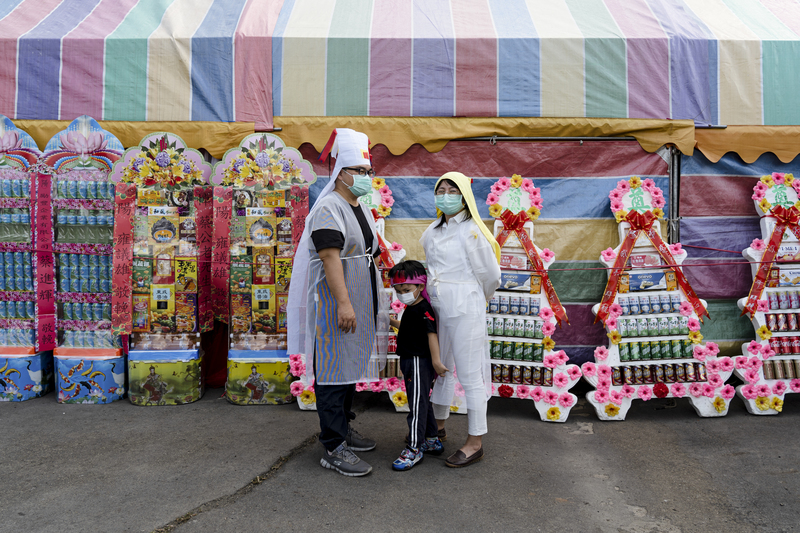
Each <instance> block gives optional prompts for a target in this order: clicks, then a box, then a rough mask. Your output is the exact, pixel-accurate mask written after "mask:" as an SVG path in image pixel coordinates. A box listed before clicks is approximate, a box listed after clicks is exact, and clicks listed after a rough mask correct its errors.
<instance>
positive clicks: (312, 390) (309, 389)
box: [306, 379, 317, 392]
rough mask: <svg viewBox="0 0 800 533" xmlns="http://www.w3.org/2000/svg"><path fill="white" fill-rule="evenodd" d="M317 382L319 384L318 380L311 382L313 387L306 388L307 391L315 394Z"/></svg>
mask: <svg viewBox="0 0 800 533" xmlns="http://www.w3.org/2000/svg"><path fill="white" fill-rule="evenodd" d="M316 382H317V380H316V379H315V380H314V381H312V382H311V385H309V386H308V387H307V388H306V390H307V391H310V392H314V383H316Z"/></svg>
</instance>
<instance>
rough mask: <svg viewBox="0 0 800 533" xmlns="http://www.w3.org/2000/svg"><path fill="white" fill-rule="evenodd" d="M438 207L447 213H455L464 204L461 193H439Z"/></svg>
mask: <svg viewBox="0 0 800 533" xmlns="http://www.w3.org/2000/svg"><path fill="white" fill-rule="evenodd" d="M436 207H437V208H439V210H440V211H441V212H442V213H444V214H445V215H455V214H456V213H458V212H459V211H461V209H463V207H464V205H463V204H462V203H461V195H460V194H437V195H436Z"/></svg>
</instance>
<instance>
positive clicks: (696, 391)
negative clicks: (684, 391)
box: [689, 383, 703, 398]
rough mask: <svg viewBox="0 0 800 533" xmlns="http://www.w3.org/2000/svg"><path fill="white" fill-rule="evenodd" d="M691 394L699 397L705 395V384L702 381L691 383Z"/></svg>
mask: <svg viewBox="0 0 800 533" xmlns="http://www.w3.org/2000/svg"><path fill="white" fill-rule="evenodd" d="M689 394H691V395H692V396H694V397H695V398H699V397H700V396H702V395H703V385H701V384H700V383H692V384H691V385H689Z"/></svg>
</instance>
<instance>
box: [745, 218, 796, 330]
mask: <svg viewBox="0 0 800 533" xmlns="http://www.w3.org/2000/svg"><path fill="white" fill-rule="evenodd" d="M767 216H770V217H773V218H776V219H778V223H777V224H775V228H774V229H773V230H772V235H770V237H769V243H768V244H767V249H766V250H764V256H763V257H762V258H761V263H759V265H758V271H757V272H756V276H755V278H753V286H752V287H750V294H749V295H748V296H747V303H746V304H745V306H744V308H743V309H742V314H743V315H744V314H745V313H747V314H749V315H750V317H751V318H752V316H753V314H755V312H756V308H757V307H758V300H759V298H761V294H762V293H763V292H764V287H766V284H767V275H768V274H769V271H770V269H771V268H772V263H773V262H774V261H775V255H776V254H777V253H778V248H780V245H781V241H782V240H783V234H784V233H785V232H786V230H787V229H788V230H789V231H791V232H792V233H794V234H795V236H796V237H797V238H798V239H800V227H798V222H800V211H798V209H797V208H796V207H794V206H792V207H790V208H789V209H786V208H785V207H783V206H780V205H776V206H773V208H772V210H771V211H770V214H769V215H767Z"/></svg>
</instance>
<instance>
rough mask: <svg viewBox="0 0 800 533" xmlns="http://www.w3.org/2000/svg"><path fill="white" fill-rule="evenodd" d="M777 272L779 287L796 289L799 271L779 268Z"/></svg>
mask: <svg viewBox="0 0 800 533" xmlns="http://www.w3.org/2000/svg"><path fill="white" fill-rule="evenodd" d="M778 271H779V273H780V274H779V278H778V279H779V282H778V286H779V287H796V286H798V285H800V269H797V268H781V269H779V270H778Z"/></svg>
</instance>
